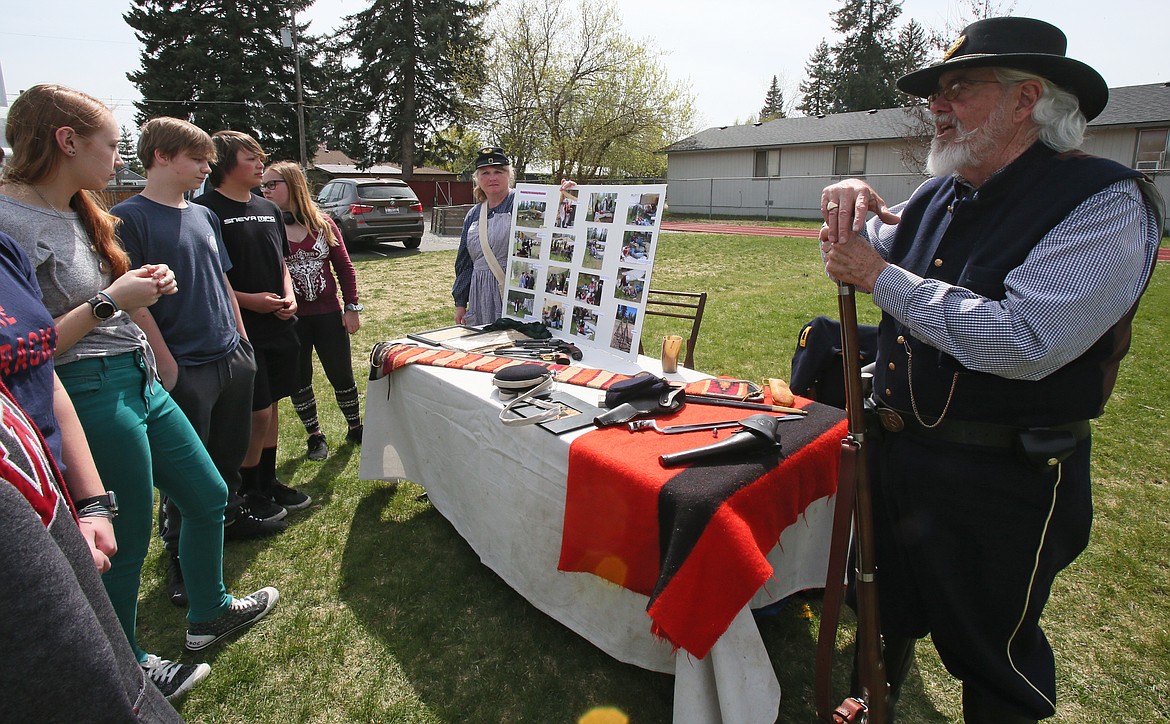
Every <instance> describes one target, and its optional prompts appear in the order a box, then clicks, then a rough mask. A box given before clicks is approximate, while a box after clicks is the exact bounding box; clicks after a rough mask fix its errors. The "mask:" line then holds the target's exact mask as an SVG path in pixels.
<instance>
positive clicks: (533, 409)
mask: <svg viewBox="0 0 1170 724" xmlns="http://www.w3.org/2000/svg"><path fill="white" fill-rule="evenodd" d="M546 399H547V400H548V401H549V402H552V403H555V404H557V405H560V408H561V411H560V413H558V415H557V416H556V417H555V418H554V419H552V420H547V421H545V422H539V423H537V424H538V425H539V426H540V427H543V428H544V429H545V430H548V431H549V432H551V433H553V434H556V435H560V434H561V433H564V432H570V431H572V430H580V429H581V428H583V427H592V426H593V418H595V417H597V416H598V415H600V414H602V413H603V412H605V410H602V409H600V408H598V407H594V406H593V405H590V404H589V403H588V402H585V401H584V400H581V399H578V398H576V397H574V396H572V395H570V394H568V393H565V392H561V391H560V390H554V391H553V393H552V394H551V395H549V396H548V397H547V398H546ZM512 412H514V413H515V414H517V415H519V416H520V417H532V416H533V415H539V414H541V413H543V412H545V410H544V409H543V408H540V407H537V406H536V405H531V404H529V403H527V402H522V403H520V404H519V405H516V406H515V407H513V408H512Z"/></svg>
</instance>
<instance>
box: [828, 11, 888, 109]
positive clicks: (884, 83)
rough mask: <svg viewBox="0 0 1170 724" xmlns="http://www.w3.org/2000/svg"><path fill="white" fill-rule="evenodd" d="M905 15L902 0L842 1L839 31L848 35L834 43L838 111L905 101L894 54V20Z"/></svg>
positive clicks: (836, 17)
mask: <svg viewBox="0 0 1170 724" xmlns="http://www.w3.org/2000/svg"><path fill="white" fill-rule="evenodd" d="M901 14H902V4H901V0H842V4H841V8H840V9H839V10H837V11H836V12H835V13H833V22H834V24H835V26H836V29H837V32H838V33H840V34H841V35H842V36H844V37H843V38H842V39H841V42H839V43H837V44H836V45H835V46H833V58H834V60H835V61H836V63H835V65H836V68H837V69H836V73H835V76H834V84H833V85H834V91H835V97H834V99H833V105H832V110H833V112H834V113H846V112H849V111H865V110H869V109H871V108H897V107H898V106H899V105H902V104H903V101H904V98H905V97H904V96H903V94H901V93H899V92H898V89H897V88H896V87H895V86H894V82H895V81H896V80H897V78H898V75H899V74H898V70H897V68H896V67H895V63H894V60H893V57H892V53H891V49H892V48H893V46H894V22H895V21H896V20H897V19H898V16H899V15H901Z"/></svg>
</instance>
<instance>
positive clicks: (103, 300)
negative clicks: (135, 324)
mask: <svg viewBox="0 0 1170 724" xmlns="http://www.w3.org/2000/svg"><path fill="white" fill-rule="evenodd" d="M89 307H90V311H92V312H93V316H94V319H98V320H101V321H103V322H104V321H106V320H107V319H109V318H110V317H112V316H114V315H115V314H116V313H117V312H118V305H117V304H114V302H113V300H112V299H110V297H109V296H108V295H106V294H102V293H101V292H98V293H97V296H95V297H94V298H93V299H90V300H89Z"/></svg>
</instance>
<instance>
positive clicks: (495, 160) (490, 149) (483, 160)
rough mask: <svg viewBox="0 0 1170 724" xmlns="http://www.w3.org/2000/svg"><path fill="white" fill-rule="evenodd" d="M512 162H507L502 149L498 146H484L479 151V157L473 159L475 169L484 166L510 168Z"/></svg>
mask: <svg viewBox="0 0 1170 724" xmlns="http://www.w3.org/2000/svg"><path fill="white" fill-rule="evenodd" d="M511 165H512V162H511V161H509V160H508V156H507V154H505V153H504V149H502V148H500V147H499V146H484V147H483V148H481V149H479V155H478V156H476V157H475V167H476V168H483V167H484V166H511Z"/></svg>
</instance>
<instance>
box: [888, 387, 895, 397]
mask: <svg viewBox="0 0 1170 724" xmlns="http://www.w3.org/2000/svg"><path fill="white" fill-rule="evenodd" d="M893 396H894V393H893V392H892V391H891V390H890V388H889V387H887V388H886V397H893Z"/></svg>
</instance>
